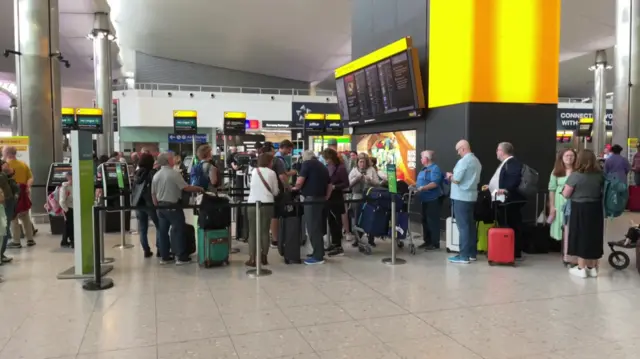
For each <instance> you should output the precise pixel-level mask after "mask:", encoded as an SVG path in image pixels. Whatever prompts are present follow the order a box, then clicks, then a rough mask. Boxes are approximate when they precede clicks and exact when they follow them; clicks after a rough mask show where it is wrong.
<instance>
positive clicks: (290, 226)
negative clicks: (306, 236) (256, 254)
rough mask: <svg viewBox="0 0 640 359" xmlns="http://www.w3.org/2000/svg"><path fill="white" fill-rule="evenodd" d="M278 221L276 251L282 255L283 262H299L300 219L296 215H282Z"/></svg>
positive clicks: (300, 241) (300, 242)
mask: <svg viewBox="0 0 640 359" xmlns="http://www.w3.org/2000/svg"><path fill="white" fill-rule="evenodd" d="M279 222H280V230H279V232H278V252H279V253H280V255H281V256H283V257H284V263H285V264H291V263H296V264H301V263H302V260H301V259H300V246H301V245H302V219H301V218H300V217H298V216H293V217H282V218H280V220H279Z"/></svg>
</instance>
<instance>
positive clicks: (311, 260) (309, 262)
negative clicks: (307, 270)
mask: <svg viewBox="0 0 640 359" xmlns="http://www.w3.org/2000/svg"><path fill="white" fill-rule="evenodd" d="M304 264H306V265H314V264H324V259H321V260H317V259H315V258H307V259H305V260H304Z"/></svg>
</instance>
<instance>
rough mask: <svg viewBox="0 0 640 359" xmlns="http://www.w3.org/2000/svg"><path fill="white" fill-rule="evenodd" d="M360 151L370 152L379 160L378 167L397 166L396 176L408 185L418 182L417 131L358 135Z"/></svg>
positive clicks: (370, 154)
mask: <svg viewBox="0 0 640 359" xmlns="http://www.w3.org/2000/svg"><path fill="white" fill-rule="evenodd" d="M355 140H356V149H357V151H358V152H365V153H368V154H369V156H371V158H375V159H377V161H378V169H381V170H383V171H384V170H385V169H386V168H387V165H389V164H394V165H395V166H396V178H397V180H398V181H405V182H406V183H407V184H408V185H415V184H416V158H417V157H416V131H415V130H410V131H397V132H383V133H375V134H367V135H359V136H356V138H355Z"/></svg>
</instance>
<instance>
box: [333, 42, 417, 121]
mask: <svg viewBox="0 0 640 359" xmlns="http://www.w3.org/2000/svg"><path fill="white" fill-rule="evenodd" d="M410 40H411V38H408V37H407V38H404V39H402V40H400V41H397V42H395V43H392V44H390V45H388V46H386V47H383V48H382V49H379V50H377V51H374V52H372V53H371V54H368V55H366V56H364V57H362V58H360V59H357V60H355V61H353V62H351V63H349V64H347V65H344V66H342V67H340V68H338V69H336V72H335V76H336V89H337V91H336V93H337V95H338V106H339V108H340V112H341V115H342V120H343V121H344V122H345V123H347V124H348V125H356V124H362V123H369V122H373V121H376V120H392V119H402V118H409V117H416V116H418V115H419V113H418V112H417V110H420V109H422V108H424V106H425V102H424V92H423V89H422V78H421V76H420V67H419V63H418V55H417V50H416V49H414V48H412V47H411V41H410Z"/></svg>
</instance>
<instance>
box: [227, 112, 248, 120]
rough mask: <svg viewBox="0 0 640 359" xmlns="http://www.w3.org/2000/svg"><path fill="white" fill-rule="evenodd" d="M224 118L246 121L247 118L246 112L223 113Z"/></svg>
mask: <svg viewBox="0 0 640 359" xmlns="http://www.w3.org/2000/svg"><path fill="white" fill-rule="evenodd" d="M224 118H237V119H246V118H247V113H246V112H231V111H230V112H225V113H224Z"/></svg>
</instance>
